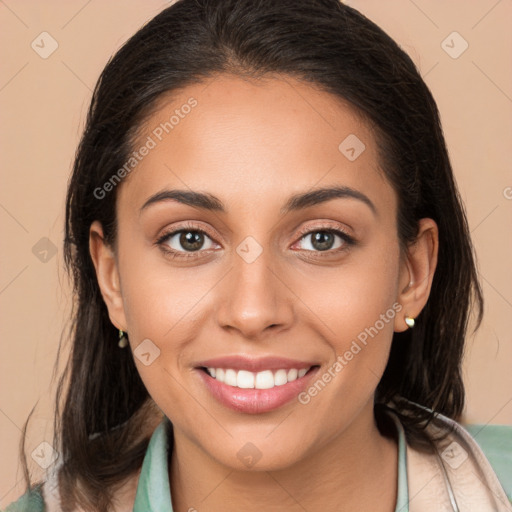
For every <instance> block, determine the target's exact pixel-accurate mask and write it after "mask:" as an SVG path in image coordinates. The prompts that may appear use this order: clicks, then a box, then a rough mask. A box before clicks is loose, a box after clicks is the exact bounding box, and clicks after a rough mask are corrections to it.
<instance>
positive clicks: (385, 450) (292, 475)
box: [169, 404, 398, 512]
mask: <svg viewBox="0 0 512 512" xmlns="http://www.w3.org/2000/svg"><path fill="white" fill-rule="evenodd" d="M169 467H170V486H171V495H172V501H173V508H174V510H175V511H176V512H181V511H189V510H194V509H196V510H198V511H201V512H217V511H220V510H222V511H223V512H235V511H236V512H238V511H239V510H244V511H247V512H253V511H254V512H256V511H258V512H260V511H261V510H265V511H269V512H277V511H280V512H283V511H290V512H292V511H302V510H324V511H330V510H332V511H334V510H336V511H337V512H339V511H345V510H346V511H349V510H350V511H352V510H359V511H366V510H368V511H372V512H376V511H382V512H393V511H394V510H395V505H396V500H397V467H398V448H397V443H396V440H394V439H390V438H387V437H384V436H382V435H381V434H380V432H379V430H378V428H377V425H376V423H375V418H374V416H373V404H369V406H368V407H366V408H365V410H364V411H363V412H362V413H361V415H360V416H358V418H357V419H356V420H355V421H354V422H353V423H352V424H351V425H350V426H349V427H348V428H347V429H346V430H345V431H344V432H342V433H340V434H338V435H336V436H335V437H333V438H332V439H329V440H328V441H326V442H325V443H324V444H323V445H322V446H321V447H319V448H318V449H317V450H315V451H314V453H313V454H312V455H310V456H308V457H306V458H303V459H301V460H299V461H298V462H296V463H295V464H294V465H293V466H290V467H287V468H286V469H281V470H276V471H256V470H254V471H240V470H237V469H233V468H230V467H226V466H224V465H223V464H220V463H219V462H217V461H216V460H214V459H212V458H211V457H210V456H209V455H208V454H206V453H205V452H204V451H202V450H201V449H200V448H198V446H197V445H196V444H194V443H193V442H191V440H190V439H188V438H187V437H185V436H184V435H182V433H180V432H179V431H175V432H174V449H173V451H172V454H171V460H170V464H169Z"/></svg>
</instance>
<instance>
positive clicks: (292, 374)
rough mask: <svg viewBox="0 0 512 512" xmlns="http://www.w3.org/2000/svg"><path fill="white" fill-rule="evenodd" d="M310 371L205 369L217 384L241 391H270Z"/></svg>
mask: <svg viewBox="0 0 512 512" xmlns="http://www.w3.org/2000/svg"><path fill="white" fill-rule="evenodd" d="M310 369H311V367H309V368H300V369H298V368H291V369H289V370H286V369H279V370H277V371H274V372H273V371H272V370H263V371H261V372H257V373H255V372H250V371H247V370H238V371H237V370H234V369H232V368H228V369H224V368H212V367H210V368H206V371H207V372H208V374H209V375H210V377H212V378H214V379H215V380H217V381H219V382H223V383H224V384H226V385H228V386H232V387H236V388H241V389H271V388H273V387H274V386H284V385H285V384H288V383H289V382H293V381H295V380H297V379H299V378H301V377H304V375H306V373H307V372H308V371H309V370H310Z"/></svg>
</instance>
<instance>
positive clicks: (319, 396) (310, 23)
mask: <svg viewBox="0 0 512 512" xmlns="http://www.w3.org/2000/svg"><path fill="white" fill-rule="evenodd" d="M64 249H65V255H66V263H67V265H68V267H69V269H70V271H71V272H72V275H73V277H74V283H75V291H76V296H77V302H76V312H75V323H74V331H73V350H72V354H71V363H70V366H69V367H68V373H66V375H64V376H63V377H62V381H61V386H62V387H64V386H65V385H67V392H66V395H65V401H64V406H63V408H62V410H61V409H60V408H59V399H58V397H57V415H56V429H55V430H56V438H55V440H54V445H55V446H58V447H60V450H59V452H60V458H59V463H58V464H56V465H55V467H54V468H53V471H52V472H51V473H50V474H49V475H48V478H47V479H46V481H45V482H44V484H43V483H39V484H36V485H34V486H32V488H31V489H29V490H27V493H26V495H24V496H23V497H22V498H20V500H19V501H18V502H17V503H16V504H14V505H13V506H12V508H11V509H8V510H20V509H23V507H25V508H24V509H26V510H44V509H46V510H102V511H103V510H105V511H106V510H135V511H142V510H144V511H147V510H151V511H156V510H162V511H163V510H166V511H168V510H175V511H180V512H181V511H194V510H197V511H199V512H202V511H218V510H223V511H225V510H227V511H230V510H244V511H252V510H269V511H272V510H275V511H277V510H279V511H282V510H286V511H295V510H309V511H316V510H322V511H326V510H329V511H331V510H332V511H334V510H336V511H338V510H361V511H366V510H371V511H398V510H400V511H406V510H411V511H416V510H461V511H462V510H479V511H486V510H489V511H490V510H510V509H511V508H510V504H509V501H508V498H507V494H506V492H505V490H504V489H503V484H502V483H501V482H500V478H501V479H502V481H504V477H503V476H501V475H500V476H499V477H498V476H497V475H496V474H495V471H494V469H493V468H492V467H491V465H490V464H489V462H488V461H487V460H486V458H485V456H484V454H483V453H482V451H481V450H480V448H479V447H478V445H477V444H476V442H475V441H474V440H473V439H472V438H471V436H470V435H469V434H468V433H467V432H466V431H465V430H464V429H463V428H462V427H461V426H460V425H459V424H458V423H457V420H459V419H460V415H461V413H462V410H463V406H464V389H463V384H462V379H461V369H460V364H461V356H462V352H463V346H464V338H465V333H466V328H467V322H468V318H469V315H470V312H471V306H472V305H474V306H475V307H476V312H477V317H478V320H480V319H481V316H482V296H481V290H480V287H479V284H478V281H477V273H476V269H475V263H474V259H473V253H472V246H471V242H470V237H469V231H468V227H467V222H466V218H465V215H464V211H463V207H462V205H461V202H460V199H459V195H458V192H457V188H456V185H455V182H454V178H453V174H452V169H451V165H450V162H449V158H448V154H447V150H446V146H445V142H444V139H443V135H442V129H441V125H440V121H439V115H438V111H437V107H436V104H435V102H434V100H433V98H432V96H431V93H430V91H429V90H428V88H427V86H426V85H425V83H424V82H423V80H422V79H421V77H420V75H419V74H418V72H417V70H416V68H415V66H414V64H413V63H412V61H411V60H410V58H409V57H408V56H407V55H406V54H405V53H404V52H403V51H402V50H401V49H400V48H399V47H398V46H397V44H396V43H395V42H394V41H392V40H391V39H390V38H389V37H388V36H387V35H386V34H385V33H384V32H383V31H382V30H381V29H379V28H378V27H377V26H375V25H374V24H373V23H372V22H370V21H369V20H368V19H366V18H365V17H364V16H362V15H361V14H359V13H358V12H357V11H356V10H354V9H352V8H350V7H347V6H344V5H343V4H340V3H338V1H337V0H293V1H292V0H282V1H280V2H273V1H271V0H258V1H254V0H252V1H245V0H244V1H240V0H239V1H235V0H194V1H193V0H180V1H178V2H176V3H175V4H173V5H172V6H170V7H169V8H167V9H166V10H164V11H163V12H162V13H160V14H159V15H158V16H156V17H155V18H154V19H153V20H152V21H150V22H149V23H148V24H147V25H145V26H144V27H143V28H142V29H141V30H140V31H139V32H137V33H136V34H135V35H134V36H133V37H132V38H131V39H130V40H129V41H128V42H127V43H126V44H125V45H124V46H123V47H122V48H121V49H120V50H119V52H118V53H117V54H116V55H115V56H114V58H113V59H112V60H111V61H110V62H109V63H108V65H107V66H106V68H105V70H104V71H103V73H102V75H101V77H100V79H99V81H98V84H97V86H96V89H95V91H94V95H93V100H92V103H91V107H90V110H89V114H88V118H87V125H86V128H85V132H84V135H83V138H82V141H81V143H80V146H79V149H78V153H77V156H76V160H75V165H74V170H73V175H72V178H71V181H70V183H69V188H68V195H67V209H66V238H65V246H64ZM68 379H69V381H68ZM507 491H510V489H508V490H507ZM43 501H44V502H45V504H43Z"/></svg>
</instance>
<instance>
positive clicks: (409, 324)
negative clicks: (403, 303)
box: [405, 316, 414, 327]
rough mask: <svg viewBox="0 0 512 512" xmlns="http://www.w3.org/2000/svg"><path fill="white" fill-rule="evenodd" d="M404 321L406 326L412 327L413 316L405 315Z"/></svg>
mask: <svg viewBox="0 0 512 512" xmlns="http://www.w3.org/2000/svg"><path fill="white" fill-rule="evenodd" d="M405 323H406V324H407V325H408V327H414V318H413V317H412V316H406V317H405Z"/></svg>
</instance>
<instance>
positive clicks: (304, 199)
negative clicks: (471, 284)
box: [139, 186, 377, 215]
mask: <svg viewBox="0 0 512 512" xmlns="http://www.w3.org/2000/svg"><path fill="white" fill-rule="evenodd" d="M346 198H350V199H357V200H359V201H361V202H363V203H364V204H366V205H367V206H368V207H369V208H370V210H372V212H373V213H374V214H375V215H377V208H376V207H375V205H374V204H373V202H372V201H371V200H370V199H369V198H368V197H367V196H366V195H365V194H363V193H362V192H359V191H358V190H355V189H353V188H350V187H344V186H334V187H323V188H317V189H314V190H311V191H309V192H304V193H300V194H295V195H293V196H291V197H290V198H289V199H288V201H287V202H286V204H285V205H284V206H283V207H282V208H281V211H280V213H281V215H285V214H287V213H289V212H292V211H299V210H305V209H306V208H310V207H312V206H316V205H318V204H322V203H325V202H327V201H331V200H332V199H346ZM162 201H176V202H178V203H182V204H186V205H188V206H192V207H195V208H200V209H202V210H208V211H214V212H220V213H226V212H227V211H226V208H225V207H224V204H223V203H222V201H221V200H220V199H219V198H218V197H216V196H214V195H212V194H209V193H203V192H196V191H191V190H162V191H161V192H157V193H156V194H154V195H152V196H151V197H150V198H149V199H148V200H147V201H146V202H145V203H144V204H143V205H142V207H141V208H140V210H139V215H140V214H142V212H143V211H144V210H145V209H146V208H148V207H149V206H150V205H152V204H155V203H159V202H162Z"/></svg>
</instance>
